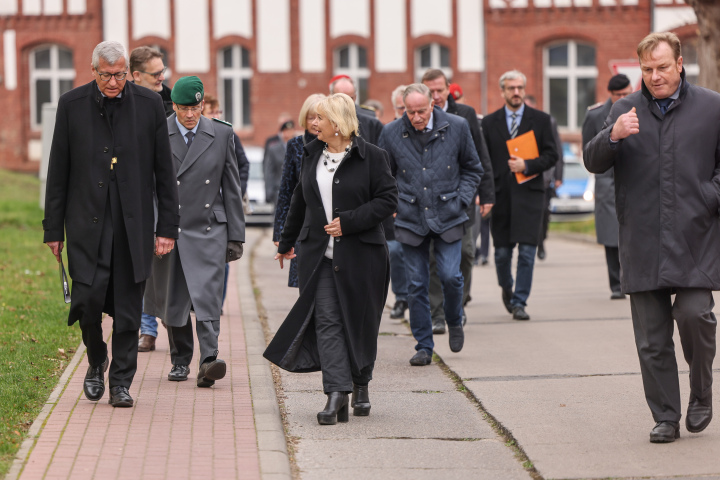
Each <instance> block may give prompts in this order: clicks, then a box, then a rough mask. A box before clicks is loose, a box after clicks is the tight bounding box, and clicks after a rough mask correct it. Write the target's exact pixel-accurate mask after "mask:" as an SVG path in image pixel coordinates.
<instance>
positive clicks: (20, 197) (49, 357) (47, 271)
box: [0, 170, 80, 478]
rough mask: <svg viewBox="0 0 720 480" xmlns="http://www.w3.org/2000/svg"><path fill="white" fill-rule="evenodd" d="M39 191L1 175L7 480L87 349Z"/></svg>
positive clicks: (1, 369)
mask: <svg viewBox="0 0 720 480" xmlns="http://www.w3.org/2000/svg"><path fill="white" fill-rule="evenodd" d="M39 185H40V182H39V181H38V179H37V178H35V177H34V176H31V175H27V174H18V173H11V172H7V171H4V170H0V478H3V477H4V476H5V474H6V473H7V471H8V469H9V468H10V465H11V464H12V460H13V458H14V456H15V453H16V452H17V450H18V448H19V447H20V443H22V440H23V438H24V437H25V435H26V432H27V430H28V428H30V425H31V424H32V422H33V420H34V419H35V417H36V416H37V414H38V413H39V412H40V409H41V408H42V406H43V403H44V402H45V400H46V399H47V397H48V396H49V395H50V392H51V391H52V389H53V388H54V387H55V385H56V384H57V381H58V379H59V378H60V375H61V374H62V372H63V369H64V368H65V366H66V365H67V364H68V362H69V360H70V358H72V356H73V354H74V353H75V349H76V348H77V346H78V345H79V343H80V329H79V328H77V327H75V328H69V327H68V326H67V311H68V307H67V306H66V305H65V303H64V302H63V297H62V292H61V290H60V277H59V273H58V266H57V262H56V261H55V258H54V257H53V256H52V254H51V253H50V249H49V248H47V246H45V245H44V244H43V243H42V239H43V231H42V225H41V221H42V218H43V212H42V210H40V208H39V207H38V198H39V188H40V187H39ZM66 265H67V263H66Z"/></svg>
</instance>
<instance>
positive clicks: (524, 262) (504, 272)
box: [495, 243, 537, 307]
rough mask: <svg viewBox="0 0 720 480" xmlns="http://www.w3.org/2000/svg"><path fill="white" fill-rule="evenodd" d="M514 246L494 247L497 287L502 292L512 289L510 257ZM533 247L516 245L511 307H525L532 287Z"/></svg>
mask: <svg viewBox="0 0 720 480" xmlns="http://www.w3.org/2000/svg"><path fill="white" fill-rule="evenodd" d="M514 248H515V244H513V245H511V246H509V247H495V269H496V270H497V277H498V285H500V287H502V289H503V290H510V291H512V289H513V277H512V255H513V249H514ZM536 251H537V247H536V246H535V245H528V244H526V243H520V244H518V262H517V278H516V280H515V291H514V292H513V295H512V299H511V300H510V304H511V305H512V306H513V307H525V306H526V305H527V299H528V297H529V296H530V287H532V276H533V267H534V266H535V252H536Z"/></svg>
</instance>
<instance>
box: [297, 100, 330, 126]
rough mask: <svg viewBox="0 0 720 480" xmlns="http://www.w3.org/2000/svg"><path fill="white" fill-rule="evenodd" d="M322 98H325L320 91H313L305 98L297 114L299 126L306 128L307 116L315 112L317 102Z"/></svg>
mask: <svg viewBox="0 0 720 480" xmlns="http://www.w3.org/2000/svg"><path fill="white" fill-rule="evenodd" d="M323 98H325V95H323V94H322V93H313V94H312V95H310V96H309V97H307V98H306V99H305V102H304V103H303V104H302V107H301V108H300V114H299V115H298V124H299V125H300V126H301V127H303V128H307V116H308V115H310V114H311V113H315V112H316V109H317V104H318V103H319V102H320V100H322V99H323Z"/></svg>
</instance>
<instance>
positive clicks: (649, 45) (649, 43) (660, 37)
mask: <svg viewBox="0 0 720 480" xmlns="http://www.w3.org/2000/svg"><path fill="white" fill-rule="evenodd" d="M663 42H665V43H667V44H668V46H669V47H670V48H671V49H672V51H673V55H675V61H677V60H678V58H680V55H682V52H681V49H680V39H679V38H678V37H677V35H675V34H674V33H672V32H662V33H651V34H650V35H648V36H647V37H645V38H643V39H642V41H641V42H640V43H639V44H638V47H637V56H638V60H640V61H642V59H643V57H646V56H647V55H650V54H651V53H652V52H653V51H654V50H655V49H656V48H657V47H659V46H660V44H661V43H663Z"/></svg>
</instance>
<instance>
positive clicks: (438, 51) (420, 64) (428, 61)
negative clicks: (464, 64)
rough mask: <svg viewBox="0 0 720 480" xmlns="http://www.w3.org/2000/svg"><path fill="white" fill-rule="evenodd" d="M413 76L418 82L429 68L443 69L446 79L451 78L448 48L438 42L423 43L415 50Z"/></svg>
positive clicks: (449, 79)
mask: <svg viewBox="0 0 720 480" xmlns="http://www.w3.org/2000/svg"><path fill="white" fill-rule="evenodd" d="M415 65H416V69H415V78H416V79H417V81H418V82H419V81H420V79H421V78H422V76H423V75H424V74H425V72H426V71H427V70H428V69H430V68H437V69H440V70H442V71H443V73H444V74H445V76H446V77H447V79H448V81H451V79H452V69H451V68H450V49H449V48H447V47H446V46H443V45H440V44H439V43H431V44H429V45H423V46H422V47H420V48H418V49H417V50H415Z"/></svg>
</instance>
